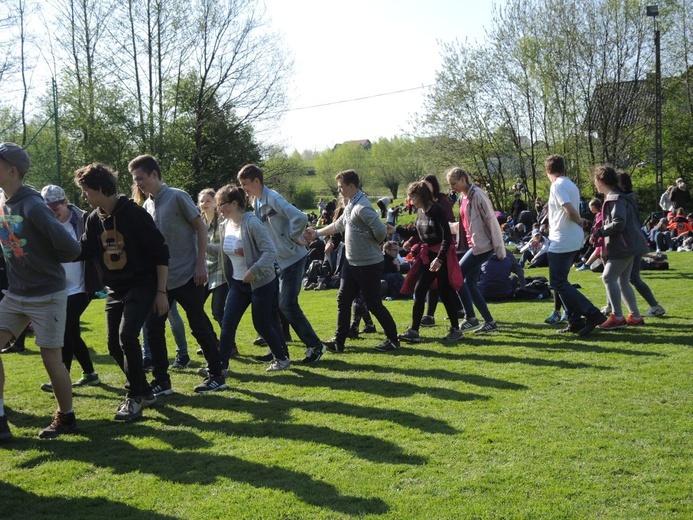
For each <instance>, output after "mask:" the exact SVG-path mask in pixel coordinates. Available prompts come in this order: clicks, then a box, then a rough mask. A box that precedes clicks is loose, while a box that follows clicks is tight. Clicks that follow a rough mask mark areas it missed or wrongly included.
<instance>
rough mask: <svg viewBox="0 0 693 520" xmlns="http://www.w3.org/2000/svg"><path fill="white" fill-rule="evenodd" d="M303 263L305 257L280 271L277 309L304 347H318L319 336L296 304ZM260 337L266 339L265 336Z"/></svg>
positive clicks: (299, 290)
mask: <svg viewBox="0 0 693 520" xmlns="http://www.w3.org/2000/svg"><path fill="white" fill-rule="evenodd" d="M305 264H306V261H305V258H301V259H300V260H299V261H298V262H295V263H294V264H292V265H290V266H288V267H287V268H285V269H282V270H281V271H280V273H279V310H281V311H282V314H283V315H284V317H285V318H286V320H287V321H288V322H289V324H290V325H291V327H292V328H293V329H294V331H296V334H297V335H298V337H299V338H300V339H301V341H302V342H303V343H304V344H305V345H306V347H320V345H321V343H320V338H318V335H317V334H316V333H315V331H314V330H313V327H312V325H311V324H310V323H309V322H308V318H306V315H305V314H303V310H302V309H301V306H300V305H299V304H298V295H299V293H300V292H301V281H302V280H303V271H304V267H305ZM280 330H281V329H280ZM261 336H262V334H261ZM262 337H263V338H264V339H265V341H267V338H265V337H264V336H262Z"/></svg>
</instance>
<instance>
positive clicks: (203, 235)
mask: <svg viewBox="0 0 693 520" xmlns="http://www.w3.org/2000/svg"><path fill="white" fill-rule="evenodd" d="M191 224H192V226H193V227H194V228H195V230H196V231H197V260H196V261H195V285H204V284H206V283H207V266H206V264H205V254H206V252H207V225H206V224H205V222H204V220H202V217H200V216H199V215H198V216H197V217H195V218H194V219H193V220H192V222H191Z"/></svg>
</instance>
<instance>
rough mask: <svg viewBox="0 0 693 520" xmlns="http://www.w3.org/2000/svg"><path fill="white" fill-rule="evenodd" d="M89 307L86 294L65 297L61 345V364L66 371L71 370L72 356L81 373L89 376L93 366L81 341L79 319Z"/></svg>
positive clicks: (85, 346)
mask: <svg viewBox="0 0 693 520" xmlns="http://www.w3.org/2000/svg"><path fill="white" fill-rule="evenodd" d="M88 305H89V296H87V293H83V292H82V293H77V294H71V295H70V296H68V297H67V311H66V313H65V342H64V343H63V364H64V365H65V368H67V371H68V372H69V371H70V368H72V358H73V356H74V358H75V359H77V362H78V363H79V365H80V366H81V367H82V372H84V373H86V374H91V373H92V372H94V364H93V363H92V362H91V356H90V355H89V349H88V348H87V345H86V343H84V340H83V339H82V332H81V328H80V326H79V319H80V317H81V316H82V313H84V311H85V310H86V308H87V306H88Z"/></svg>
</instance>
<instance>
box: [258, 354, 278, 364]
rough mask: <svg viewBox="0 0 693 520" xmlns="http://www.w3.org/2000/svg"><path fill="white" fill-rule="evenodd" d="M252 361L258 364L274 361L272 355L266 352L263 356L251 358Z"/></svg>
mask: <svg viewBox="0 0 693 520" xmlns="http://www.w3.org/2000/svg"><path fill="white" fill-rule="evenodd" d="M253 359H254V360H255V361H259V362H260V363H271V362H272V360H273V359H274V355H273V354H272V353H271V352H268V353H267V354H265V355H264V356H253Z"/></svg>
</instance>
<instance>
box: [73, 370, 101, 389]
mask: <svg viewBox="0 0 693 520" xmlns="http://www.w3.org/2000/svg"><path fill="white" fill-rule="evenodd" d="M100 384H101V380H100V379H99V374H98V373H97V372H94V373H93V374H88V373H87V372H82V377H80V378H79V379H78V380H77V381H75V382H74V383H72V388H79V387H81V386H96V385H100Z"/></svg>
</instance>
